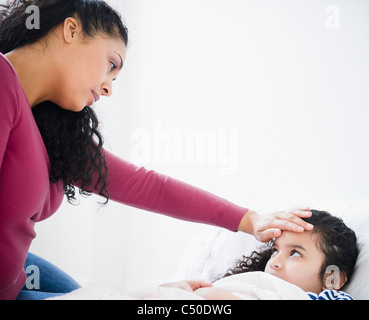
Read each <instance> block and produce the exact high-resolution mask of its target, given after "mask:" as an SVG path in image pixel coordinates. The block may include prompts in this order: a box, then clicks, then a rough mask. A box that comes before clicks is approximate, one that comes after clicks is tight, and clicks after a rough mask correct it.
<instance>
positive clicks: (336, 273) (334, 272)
mask: <svg viewBox="0 0 369 320" xmlns="http://www.w3.org/2000/svg"><path fill="white" fill-rule="evenodd" d="M330 267H332V268H330ZM330 267H327V269H326V272H325V274H324V277H323V282H324V287H323V289H329V290H331V289H334V290H340V289H341V288H342V287H343V286H344V285H345V283H346V282H347V276H346V272H345V271H340V270H339V268H338V267H337V266H330Z"/></svg>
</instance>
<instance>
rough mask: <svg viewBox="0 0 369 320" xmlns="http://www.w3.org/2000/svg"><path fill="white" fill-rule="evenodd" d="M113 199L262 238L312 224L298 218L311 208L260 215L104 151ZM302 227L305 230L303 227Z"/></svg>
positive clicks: (270, 237) (308, 213) (109, 190)
mask: <svg viewBox="0 0 369 320" xmlns="http://www.w3.org/2000/svg"><path fill="white" fill-rule="evenodd" d="M104 153H105V156H106V163H107V166H108V192H109V196H110V199H112V200H114V201H117V202H120V203H124V204H127V205H130V206H133V207H137V208H140V209H144V210H147V211H152V212H156V213H160V214H165V215H168V216H171V217H173V218H177V219H182V220H188V221H192V222H200V223H206V224H211V225H216V226H219V227H223V228H226V229H229V230H231V231H237V230H238V231H243V232H246V233H249V234H251V235H254V236H255V237H256V238H257V239H258V240H260V241H264V242H265V241H269V240H270V239H272V238H275V237H278V236H280V234H281V230H290V231H296V232H302V231H303V230H304V228H305V229H308V230H309V229H311V228H312V226H311V225H309V224H307V223H306V222H305V221H303V220H301V219H300V218H299V217H308V216H310V215H311V213H310V212H308V211H307V210H309V208H305V209H295V210H291V211H289V212H284V211H281V212H276V213H273V214H269V215H259V214H257V213H256V212H255V211H252V210H249V209H247V208H244V207H241V206H238V205H236V204H233V203H231V202H230V201H227V200H226V199H223V198H221V197H218V196H216V195H214V194H211V193H209V192H207V191H205V190H202V189H200V188H197V187H194V186H191V185H189V184H187V183H184V182H181V181H179V180H176V179H174V178H171V177H168V176H165V175H163V174H160V173H158V172H155V171H152V170H147V169H145V168H144V167H139V166H136V165H134V164H132V163H130V162H128V161H125V160H123V159H121V158H118V157H117V156H115V155H113V154H111V153H110V152H108V151H104ZM301 227H302V229H301Z"/></svg>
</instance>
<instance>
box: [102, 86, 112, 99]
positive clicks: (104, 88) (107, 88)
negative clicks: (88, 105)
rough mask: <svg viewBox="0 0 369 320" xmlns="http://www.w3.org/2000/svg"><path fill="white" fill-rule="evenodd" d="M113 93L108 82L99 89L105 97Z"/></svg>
mask: <svg viewBox="0 0 369 320" xmlns="http://www.w3.org/2000/svg"><path fill="white" fill-rule="evenodd" d="M112 93H113V90H112V86H111V84H108V83H104V84H103V85H102V90H101V94H102V95H103V96H106V97H110V96H111V95H112Z"/></svg>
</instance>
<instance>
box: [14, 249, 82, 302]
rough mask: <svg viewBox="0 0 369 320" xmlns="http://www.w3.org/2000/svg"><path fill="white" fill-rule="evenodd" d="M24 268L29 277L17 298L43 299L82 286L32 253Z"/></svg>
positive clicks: (28, 256) (29, 254)
mask: <svg viewBox="0 0 369 320" xmlns="http://www.w3.org/2000/svg"><path fill="white" fill-rule="evenodd" d="M24 269H25V270H26V272H27V276H28V277H29V278H28V279H27V283H26V284H25V285H24V287H23V289H22V291H21V292H20V294H19V295H18V297H17V300H43V299H46V298H52V297H57V296H61V295H64V294H66V293H69V292H71V291H73V290H76V289H79V288H81V286H80V285H79V284H78V283H77V282H76V281H75V280H73V279H72V278H71V277H70V276H69V275H67V274H66V273H65V272H64V271H62V270H60V269H59V268H58V267H56V266H55V265H53V264H52V263H50V262H48V261H46V260H44V259H42V258H40V257H38V256H36V255H34V254H32V253H28V255H27V260H26V263H25V265H24ZM35 272H36V273H35ZM29 273H30V274H29ZM31 277H34V279H31Z"/></svg>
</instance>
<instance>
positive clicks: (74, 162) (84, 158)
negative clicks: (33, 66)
mask: <svg viewBox="0 0 369 320" xmlns="http://www.w3.org/2000/svg"><path fill="white" fill-rule="evenodd" d="M31 5H34V6H37V7H38V9H39V12H40V15H39V17H40V28H39V29H36V28H34V29H29V28H26V21H27V18H28V17H29V14H27V10H26V9H27V7H29V6H31ZM1 7H2V9H1V11H0V52H2V53H3V54H6V53H8V52H10V51H12V50H14V49H17V48H20V47H23V46H26V45H29V44H33V43H35V42H37V41H38V40H40V39H41V38H43V37H44V36H46V35H47V34H48V33H49V31H51V30H52V29H53V28H55V27H56V26H58V25H59V24H61V23H63V22H64V20H65V19H66V18H68V17H74V18H75V19H78V20H79V21H80V22H81V24H82V28H83V33H84V36H85V37H86V38H90V39H92V38H93V37H94V36H97V35H101V34H103V35H107V36H108V37H110V38H114V39H122V40H123V41H124V43H125V44H126V45H127V44H128V30H127V28H126V27H125V26H124V24H123V22H122V19H121V17H120V15H119V13H117V12H116V11H115V10H114V9H112V8H111V7H110V6H109V5H108V4H107V3H105V2H104V1H100V0H13V1H8V3H7V4H6V5H1ZM32 112H33V115H34V118H35V121H36V123H37V126H38V128H39V130H40V133H41V135H42V138H43V140H44V143H45V146H46V149H47V152H48V156H49V159H50V181H51V182H53V183H57V182H60V181H61V182H62V183H63V186H64V192H65V194H66V196H67V198H68V201H69V202H72V200H75V187H74V186H75V185H77V186H78V187H79V188H80V193H81V194H83V195H90V194H91V192H92V191H97V193H98V194H99V195H101V196H103V197H105V198H106V201H108V199H109V195H108V192H107V166H106V162H105V158H104V154H103V151H102V145H103V138H102V136H101V134H100V133H99V131H98V124H99V122H98V119H97V117H96V114H95V112H94V111H93V110H92V108H91V107H88V106H86V107H85V108H84V109H83V110H82V111H81V112H72V111H67V110H64V109H62V108H60V107H59V106H58V105H56V104H54V103H52V102H50V101H45V102H42V103H41V104H39V105H37V106H35V107H33V108H32Z"/></svg>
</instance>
